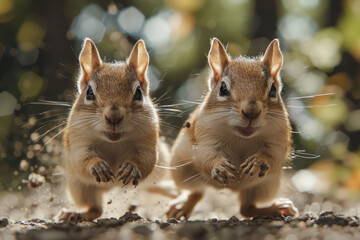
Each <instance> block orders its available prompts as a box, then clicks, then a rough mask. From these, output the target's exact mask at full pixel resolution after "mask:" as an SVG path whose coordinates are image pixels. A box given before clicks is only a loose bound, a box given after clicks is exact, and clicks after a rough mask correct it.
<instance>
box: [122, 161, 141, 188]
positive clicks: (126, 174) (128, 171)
mask: <svg viewBox="0 0 360 240" xmlns="http://www.w3.org/2000/svg"><path fill="white" fill-rule="evenodd" d="M117 177H119V180H118V181H119V182H120V181H121V180H122V181H123V184H124V186H125V185H127V184H129V182H130V181H132V184H133V185H134V187H136V186H137V185H138V183H139V179H140V178H141V177H142V175H141V173H140V171H139V169H138V168H137V167H135V166H134V165H133V164H132V163H130V162H125V163H123V164H122V165H120V169H119V173H118V175H117Z"/></svg>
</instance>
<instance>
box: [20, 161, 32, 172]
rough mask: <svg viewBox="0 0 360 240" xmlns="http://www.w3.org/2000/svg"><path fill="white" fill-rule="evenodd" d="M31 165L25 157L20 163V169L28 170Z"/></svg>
mask: <svg viewBox="0 0 360 240" xmlns="http://www.w3.org/2000/svg"><path fill="white" fill-rule="evenodd" d="M29 166H30V163H29V162H28V161H26V159H23V160H21V162H20V164H19V169H20V170H21V171H26V170H28V168H29Z"/></svg>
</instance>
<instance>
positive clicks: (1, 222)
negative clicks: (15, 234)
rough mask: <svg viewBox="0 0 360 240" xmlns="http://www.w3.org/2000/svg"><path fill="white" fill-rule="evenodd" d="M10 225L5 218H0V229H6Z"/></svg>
mask: <svg viewBox="0 0 360 240" xmlns="http://www.w3.org/2000/svg"><path fill="white" fill-rule="evenodd" d="M8 224H9V220H8V219H7V218H5V217H3V218H0V227H6V226H7V225H8Z"/></svg>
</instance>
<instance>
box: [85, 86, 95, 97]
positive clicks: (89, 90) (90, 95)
mask: <svg viewBox="0 0 360 240" xmlns="http://www.w3.org/2000/svg"><path fill="white" fill-rule="evenodd" d="M86 100H89V101H94V100H95V95H94V91H93V89H92V87H91V86H89V88H88V90H87V91H86Z"/></svg>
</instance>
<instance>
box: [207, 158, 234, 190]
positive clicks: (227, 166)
mask: <svg viewBox="0 0 360 240" xmlns="http://www.w3.org/2000/svg"><path fill="white" fill-rule="evenodd" d="M234 173H236V168H235V166H234V165H232V164H231V162H230V161H228V160H226V161H224V162H223V163H222V164H221V165H220V166H218V167H215V168H214V169H213V170H212V171H211V178H212V180H214V181H217V182H219V183H220V184H228V183H229V182H232V181H235V180H236V177H235V175H234Z"/></svg>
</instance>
